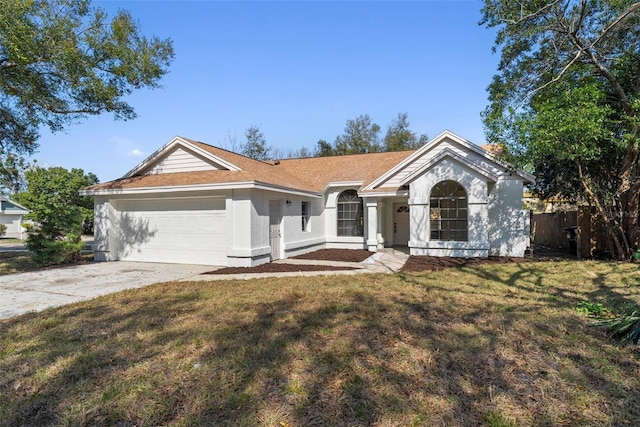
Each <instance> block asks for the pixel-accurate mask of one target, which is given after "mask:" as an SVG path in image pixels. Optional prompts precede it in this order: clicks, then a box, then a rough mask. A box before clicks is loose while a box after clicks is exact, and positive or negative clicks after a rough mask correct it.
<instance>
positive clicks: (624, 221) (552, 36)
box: [482, 0, 640, 259]
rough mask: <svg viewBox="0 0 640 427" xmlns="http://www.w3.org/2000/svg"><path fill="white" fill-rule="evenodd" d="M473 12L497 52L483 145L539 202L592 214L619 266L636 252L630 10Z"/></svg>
mask: <svg viewBox="0 0 640 427" xmlns="http://www.w3.org/2000/svg"><path fill="white" fill-rule="evenodd" d="M482 12H483V21H482V23H483V24H485V25H487V26H488V27H492V28H496V29H497V30H498V32H497V36H496V46H495V49H496V50H499V51H500V52H501V60H500V64H499V74H498V75H496V76H495V77H494V79H493V81H492V83H491V85H490V86H489V94H490V105H489V107H488V108H487V109H486V110H485V112H484V114H483V117H484V122H485V125H486V128H487V136H488V139H489V141H490V142H492V143H501V144H503V145H505V146H506V148H507V149H506V150H505V151H504V152H505V153H508V156H509V157H510V158H509V160H511V161H513V162H517V163H518V164H519V165H520V166H528V167H531V168H533V169H534V172H535V173H536V174H537V176H538V178H537V181H536V183H535V185H534V189H536V191H538V192H539V193H541V194H542V195H545V194H546V195H551V194H553V193H554V192H555V193H565V194H567V193H570V194H571V196H573V198H574V199H575V200H578V201H583V202H586V203H589V204H590V205H592V206H594V207H595V209H596V212H597V213H598V217H599V218H600V219H601V220H602V221H603V223H604V224H605V225H606V226H607V230H608V233H609V242H610V244H611V252H612V254H613V255H614V256H617V257H618V258H620V259H628V258H629V257H630V255H631V253H632V252H633V251H634V250H635V249H636V248H637V247H638V246H639V245H640V230H639V228H638V217H639V207H640V205H639V197H640V164H639V156H638V138H639V130H640V127H639V125H640V45H639V42H640V3H634V2H631V1H623V0H616V1H602V0H564V1H560V0H556V1H531V2H514V1H511V0H485V5H484V8H483V11H482Z"/></svg>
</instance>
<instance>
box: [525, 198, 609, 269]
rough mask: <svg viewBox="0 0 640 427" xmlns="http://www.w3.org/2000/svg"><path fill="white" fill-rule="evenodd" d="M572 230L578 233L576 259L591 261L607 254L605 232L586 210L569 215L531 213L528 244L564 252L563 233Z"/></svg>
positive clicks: (567, 243) (579, 210)
mask: <svg viewBox="0 0 640 427" xmlns="http://www.w3.org/2000/svg"><path fill="white" fill-rule="evenodd" d="M573 226H577V227H578V230H579V234H578V237H579V238H578V242H579V246H578V248H577V249H578V254H577V255H578V256H579V257H584V258H591V257H593V256H596V255H597V254H605V253H606V252H608V250H609V248H608V247H607V245H606V242H607V237H606V234H605V229H604V227H603V226H602V224H601V223H600V222H599V221H596V220H595V217H594V214H593V210H592V209H591V208H588V207H584V208H580V209H578V210H573V211H557V212H551V213H532V214H531V240H532V243H533V244H534V245H543V246H552V247H556V248H562V249H566V250H568V249H569V245H570V243H569V239H567V233H566V231H565V230H564V229H565V228H567V227H573Z"/></svg>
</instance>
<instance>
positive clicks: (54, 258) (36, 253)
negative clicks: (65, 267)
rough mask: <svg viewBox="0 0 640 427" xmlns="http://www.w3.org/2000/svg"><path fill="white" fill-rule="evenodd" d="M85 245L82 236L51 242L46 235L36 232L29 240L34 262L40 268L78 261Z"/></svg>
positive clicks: (28, 244)
mask: <svg viewBox="0 0 640 427" xmlns="http://www.w3.org/2000/svg"><path fill="white" fill-rule="evenodd" d="M83 245H84V242H82V240H81V239H80V235H68V236H66V237H60V238H57V239H54V240H51V239H49V238H48V237H47V236H46V234H43V233H38V232H36V233H33V234H30V235H29V238H28V240H27V249H29V250H30V251H31V252H32V253H33V262H35V263H36V264H37V265H39V266H45V265H54V264H63V263H68V262H73V261H77V260H79V259H80V255H81V251H82V247H83Z"/></svg>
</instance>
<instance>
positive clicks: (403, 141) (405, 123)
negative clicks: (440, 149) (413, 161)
mask: <svg viewBox="0 0 640 427" xmlns="http://www.w3.org/2000/svg"><path fill="white" fill-rule="evenodd" d="M408 117H409V116H408V115H407V113H399V114H398V117H397V118H396V119H394V120H393V121H392V122H391V125H389V127H388V128H387V134H386V135H385V137H384V151H403V150H416V149H418V148H420V147H421V146H423V145H424V144H426V142H427V135H424V134H423V135H420V136H417V135H416V134H415V132H411V129H409V119H408Z"/></svg>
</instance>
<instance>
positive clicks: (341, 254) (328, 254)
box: [293, 249, 373, 262]
mask: <svg viewBox="0 0 640 427" xmlns="http://www.w3.org/2000/svg"><path fill="white" fill-rule="evenodd" d="M371 255H373V252H369V251H367V250H366V249H320V250H318V251H315V252H309V253H308V254H304V255H298V256H295V257H293V259H311V260H322V261H345V262H362V261H364V260H365V259H367V258H369V257H370V256H371Z"/></svg>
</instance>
